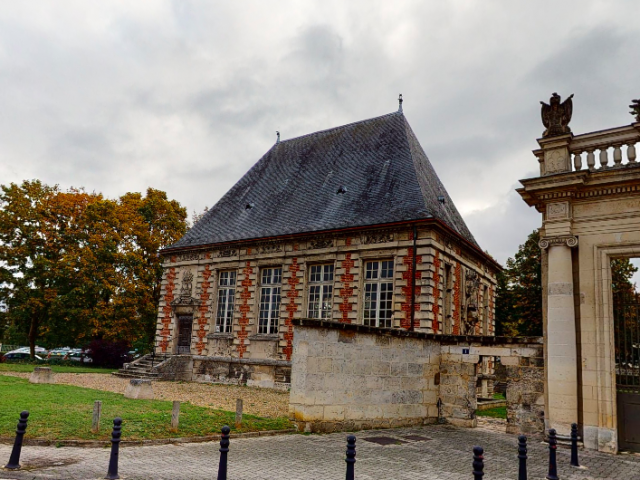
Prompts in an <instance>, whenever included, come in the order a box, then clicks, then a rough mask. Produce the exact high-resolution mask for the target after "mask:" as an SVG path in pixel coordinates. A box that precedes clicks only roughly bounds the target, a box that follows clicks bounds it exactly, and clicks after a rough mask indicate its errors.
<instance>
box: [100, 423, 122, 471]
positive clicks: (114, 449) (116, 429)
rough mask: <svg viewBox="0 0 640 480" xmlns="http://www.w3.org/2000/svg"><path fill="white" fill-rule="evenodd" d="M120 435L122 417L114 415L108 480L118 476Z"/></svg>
mask: <svg viewBox="0 0 640 480" xmlns="http://www.w3.org/2000/svg"><path fill="white" fill-rule="evenodd" d="M120 435H122V419H121V418H120V417H116V418H114V419H113V431H112V432H111V456H110V457H109V470H108V471H107V476H106V477H104V478H106V479H108V480H116V479H117V478H120V476H119V475H118V455H119V452H120Z"/></svg>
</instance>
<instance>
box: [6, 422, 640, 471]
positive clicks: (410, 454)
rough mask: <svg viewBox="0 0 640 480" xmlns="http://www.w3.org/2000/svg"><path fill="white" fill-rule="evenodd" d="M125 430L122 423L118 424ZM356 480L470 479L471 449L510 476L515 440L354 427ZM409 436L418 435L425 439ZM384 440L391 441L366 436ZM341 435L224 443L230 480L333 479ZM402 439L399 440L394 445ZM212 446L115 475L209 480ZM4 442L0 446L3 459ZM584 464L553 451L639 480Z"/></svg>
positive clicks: (542, 456)
mask: <svg viewBox="0 0 640 480" xmlns="http://www.w3.org/2000/svg"><path fill="white" fill-rule="evenodd" d="M124 432H125V434H126V426H125V428H124ZM356 436H357V438H358V441H357V457H356V459H357V463H356V479H357V480H409V479H429V480H458V479H460V480H463V479H464V480H470V479H472V478H473V476H472V475H471V470H472V468H471V462H472V448H473V446H474V445H482V446H483V447H484V448H485V462H486V463H485V464H486V466H485V477H484V478H485V479H486V480H515V479H516V478H517V468H518V464H517V458H516V455H517V446H516V437H515V436H512V435H506V434H501V433H494V432H489V431H483V430H480V429H473V430H471V429H462V428H455V427H451V426H448V425H437V426H425V427H421V428H407V429H395V430H384V431H368V432H358V433H357V434H356ZM409 436H416V437H424V439H420V438H415V437H414V438H413V439H409V438H407V437H409ZM374 437H391V438H392V439H393V440H394V444H391V445H385V446H383V445H379V444H377V443H372V442H370V441H367V440H366V439H367V438H369V439H372V438H374ZM345 438H346V434H343V433H339V434H331V435H308V436H306V435H282V436H276V437H258V438H246V439H237V440H233V438H232V441H231V447H230V448H231V451H230V453H229V480H258V479H259V480H274V479H278V480H293V479H296V480H297V479H300V480H315V479H318V480H320V479H321V480H333V479H335V480H338V479H343V478H344V475H345V462H344V453H345V448H346V441H345ZM401 442H406V443H401ZM218 448H219V446H218V445H217V444H216V443H199V444H181V445H162V446H148V447H124V446H123V448H122V449H121V451H120V475H121V477H122V478H124V479H130V480H138V479H145V480H147V479H153V480H181V479H184V480H199V479H202V480H204V479H206V480H211V479H215V478H216V474H217V468H218V459H219V452H218ZM547 452H548V450H547V448H546V445H543V444H541V443H540V442H539V441H536V442H533V441H532V442H530V445H529V459H530V460H529V467H530V468H529V480H542V479H544V478H545V476H546V474H547V458H548V457H547V455H548V453H547ZM9 453H10V446H8V445H0V462H1V463H2V464H4V463H6V461H7V460H8V458H9ZM108 459H109V450H108V449H106V448H104V449H103V448H90V449H80V448H54V447H28V446H27V447H24V450H23V457H22V463H23V465H24V466H25V467H26V468H27V470H23V471H20V472H8V471H2V470H0V480H4V479H25V480H26V479H65V480H71V479H82V480H85V479H98V478H104V475H105V474H106V470H107V464H108ZM581 462H582V463H583V464H584V466H586V467H587V468H586V469H576V468H572V467H570V466H569V451H568V450H565V449H559V450H558V464H559V477H560V478H561V479H562V480H578V479H580V480H587V479H588V480H592V479H616V480H635V479H640V456H635V455H618V456H613V455H606V454H601V453H594V452H585V451H582V452H581Z"/></svg>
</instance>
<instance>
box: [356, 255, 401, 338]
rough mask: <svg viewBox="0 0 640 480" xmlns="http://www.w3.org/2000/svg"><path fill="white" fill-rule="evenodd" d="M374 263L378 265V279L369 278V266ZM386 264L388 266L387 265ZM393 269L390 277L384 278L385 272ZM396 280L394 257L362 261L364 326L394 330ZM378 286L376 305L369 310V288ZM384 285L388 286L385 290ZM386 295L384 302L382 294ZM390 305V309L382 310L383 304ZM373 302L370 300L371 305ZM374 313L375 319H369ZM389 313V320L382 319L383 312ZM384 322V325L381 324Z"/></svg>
mask: <svg viewBox="0 0 640 480" xmlns="http://www.w3.org/2000/svg"><path fill="white" fill-rule="evenodd" d="M372 263H378V267H377V269H376V272H377V277H376V278H367V271H368V267H367V266H368V265H370V264H372ZM385 264H386V265H385ZM389 267H390V268H391V274H390V275H389V276H382V272H383V271H388V269H389ZM394 280H395V259H394V258H393V257H380V258H365V259H363V261H362V297H361V298H362V317H361V318H362V324H363V325H367V326H371V327H377V328H393V314H394V308H393V296H394V283H395V282H394ZM373 285H375V286H376V289H375V293H376V300H375V302H376V305H375V308H374V309H371V308H370V307H369V308H367V306H368V302H367V294H368V293H369V292H367V289H368V287H369V286H373ZM383 285H385V286H387V288H385V289H384V290H383V288H382V287H383ZM383 293H384V294H385V296H386V298H385V299H384V300H383V298H382V294H383ZM383 302H385V303H387V302H388V304H389V307H388V308H381V303H383ZM370 304H371V300H369V305H370ZM372 310H373V312H374V316H373V317H369V318H367V314H368V312H370V311H372ZM383 311H384V312H389V316H388V318H381V312H383ZM382 322H384V325H381V323H382Z"/></svg>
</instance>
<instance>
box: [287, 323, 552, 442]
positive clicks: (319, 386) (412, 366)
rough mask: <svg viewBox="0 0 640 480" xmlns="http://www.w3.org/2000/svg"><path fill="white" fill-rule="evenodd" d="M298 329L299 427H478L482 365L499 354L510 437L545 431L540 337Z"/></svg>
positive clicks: (294, 406) (293, 403)
mask: <svg viewBox="0 0 640 480" xmlns="http://www.w3.org/2000/svg"><path fill="white" fill-rule="evenodd" d="M294 325H295V334H294V341H293V354H292V366H291V378H292V381H291V396H290V405H289V413H290V418H291V419H292V420H293V421H295V422H296V423H297V425H298V427H299V428H300V429H301V430H304V431H311V432H331V431H339V430H352V429H366V428H388V427H396V426H408V425H417V424H424V423H431V422H436V421H444V422H448V423H452V424H455V425H460V426H465V427H474V426H476V418H475V412H476V409H477V393H478V385H480V384H481V382H482V381H483V379H484V380H486V377H487V375H486V374H484V373H483V368H484V367H483V366H484V365H485V364H487V363H488V361H489V360H490V359H491V361H493V358H495V357H500V358H501V360H502V364H503V365H506V367H505V368H506V369H507V402H508V412H509V417H508V425H509V427H508V431H509V432H512V433H528V434H531V433H536V432H542V431H544V395H543V393H542V392H543V366H542V363H543V362H542V358H543V352H542V339H540V338H537V337H534V338H520V339H517V338H505V337H478V336H473V337H472V336H454V335H433V334H425V333H421V332H407V331H405V330H399V329H380V328H374V327H365V326H362V325H353V324H344V323H339V322H327V321H319V320H306V319H305V320H300V321H295V322H294ZM489 376H490V377H492V378H493V377H494V376H493V375H489ZM486 381H488V380H486Z"/></svg>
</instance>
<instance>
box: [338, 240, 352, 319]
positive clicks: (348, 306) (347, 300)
mask: <svg viewBox="0 0 640 480" xmlns="http://www.w3.org/2000/svg"><path fill="white" fill-rule="evenodd" d="M350 240H351V239H350V238H347V241H348V243H349V244H350V243H351V242H350ZM354 265H355V263H354V261H353V260H351V254H350V253H347V254H346V255H345V257H344V260H343V261H342V262H341V263H340V266H341V267H342V268H344V274H343V275H341V276H340V281H341V282H342V285H343V286H342V288H341V289H340V293H339V295H340V298H342V303H341V304H340V312H341V314H342V315H341V317H340V321H341V322H342V323H351V319H350V318H349V312H351V311H352V310H353V304H352V303H351V296H352V295H353V287H352V286H351V282H353V274H352V273H351V269H352V268H353V266H354Z"/></svg>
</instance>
